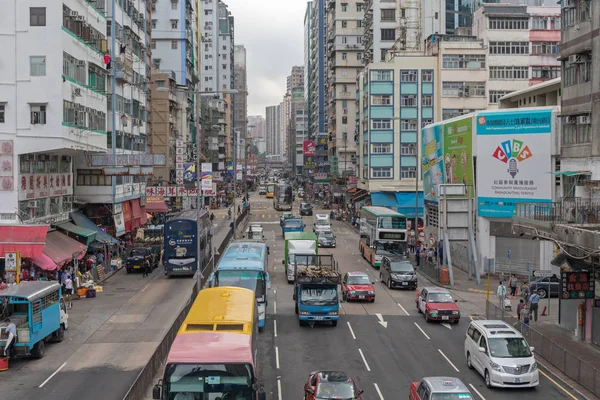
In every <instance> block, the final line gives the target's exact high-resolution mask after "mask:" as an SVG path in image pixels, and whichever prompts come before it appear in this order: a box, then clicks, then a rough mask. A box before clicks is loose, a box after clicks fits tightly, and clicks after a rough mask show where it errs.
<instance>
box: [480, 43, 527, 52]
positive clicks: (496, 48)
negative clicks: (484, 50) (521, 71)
mask: <svg viewBox="0 0 600 400" xmlns="http://www.w3.org/2000/svg"><path fill="white" fill-rule="evenodd" d="M489 52H490V54H529V42H490V45H489Z"/></svg>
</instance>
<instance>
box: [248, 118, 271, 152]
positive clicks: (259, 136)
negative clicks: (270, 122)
mask: <svg viewBox="0 0 600 400" xmlns="http://www.w3.org/2000/svg"><path fill="white" fill-rule="evenodd" d="M265 125H266V121H265V117H263V116H262V115H249V116H248V132H249V134H250V137H251V138H252V140H253V141H254V144H255V145H256V147H257V148H258V152H259V154H260V153H266V151H267V141H266V136H265V129H266V126H265Z"/></svg>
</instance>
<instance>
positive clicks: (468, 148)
mask: <svg viewBox="0 0 600 400" xmlns="http://www.w3.org/2000/svg"><path fill="white" fill-rule="evenodd" d="M443 142H444V181H445V183H452V184H460V183H462V184H464V185H467V186H468V187H470V188H472V187H473V149H472V146H473V116H472V115H469V116H468V117H466V118H463V119H459V120H456V121H452V122H449V123H446V124H444V141H443Z"/></svg>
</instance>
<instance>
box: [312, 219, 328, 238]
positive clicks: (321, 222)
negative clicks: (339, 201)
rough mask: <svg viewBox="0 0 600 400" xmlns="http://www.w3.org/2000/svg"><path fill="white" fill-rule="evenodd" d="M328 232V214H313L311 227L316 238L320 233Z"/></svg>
mask: <svg viewBox="0 0 600 400" xmlns="http://www.w3.org/2000/svg"><path fill="white" fill-rule="evenodd" d="M328 231H331V223H330V222H329V214H315V224H314V227H313V232H314V233H315V234H316V235H317V236H318V235H319V233H320V232H328Z"/></svg>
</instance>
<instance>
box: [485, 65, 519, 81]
mask: <svg viewBox="0 0 600 400" xmlns="http://www.w3.org/2000/svg"><path fill="white" fill-rule="evenodd" d="M490 79H491V80H499V81H502V80H524V79H529V67H490Z"/></svg>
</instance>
